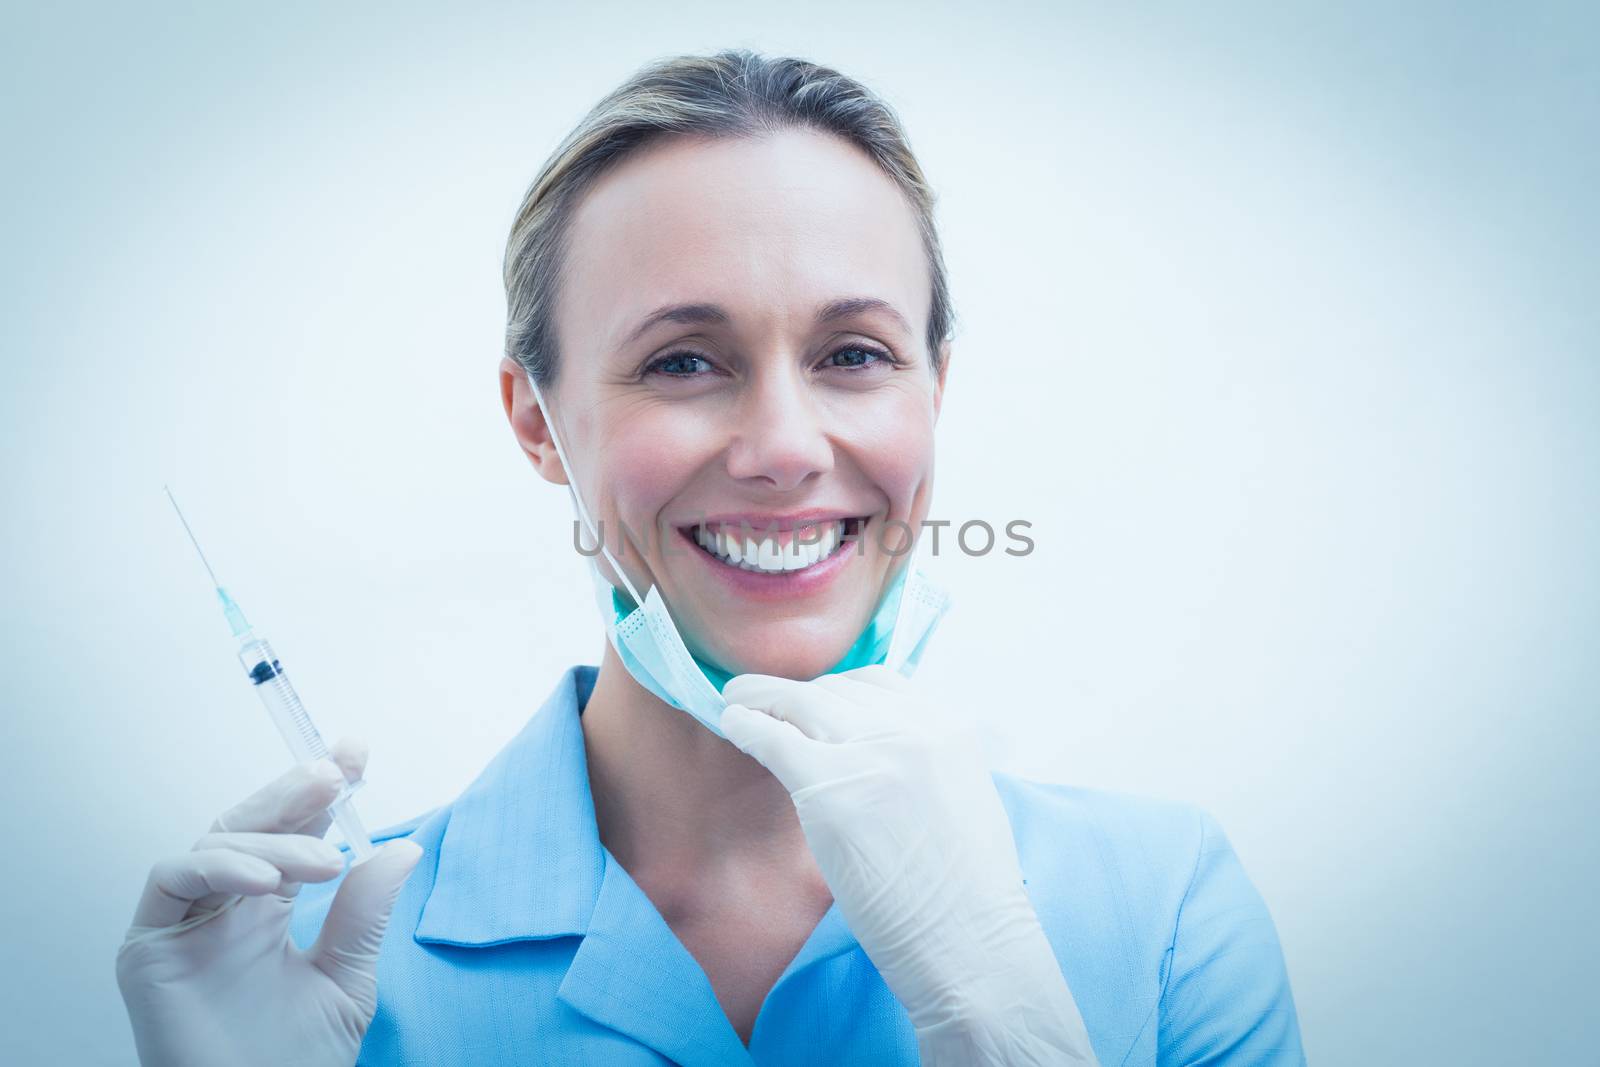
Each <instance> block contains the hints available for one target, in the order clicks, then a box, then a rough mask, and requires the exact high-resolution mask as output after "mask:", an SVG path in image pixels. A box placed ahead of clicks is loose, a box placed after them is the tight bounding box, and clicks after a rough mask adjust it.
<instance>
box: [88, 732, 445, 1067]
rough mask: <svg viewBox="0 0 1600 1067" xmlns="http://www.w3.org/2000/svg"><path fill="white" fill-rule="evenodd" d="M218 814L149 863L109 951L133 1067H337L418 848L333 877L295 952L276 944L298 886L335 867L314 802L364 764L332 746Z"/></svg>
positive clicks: (355, 750)
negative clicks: (188, 842)
mask: <svg viewBox="0 0 1600 1067" xmlns="http://www.w3.org/2000/svg"><path fill="white" fill-rule="evenodd" d="M333 755H334V759H336V760H338V764H337V765H336V764H335V763H334V761H333V760H316V761H311V762H307V763H302V764H300V765H299V766H297V767H295V768H294V769H293V770H291V771H289V772H288V773H286V774H284V775H282V776H281V777H279V778H278V779H276V780H275V781H273V782H271V783H269V784H268V785H266V786H265V787H263V788H262V789H260V790H259V791H257V792H256V793H254V794H252V795H251V796H250V797H249V798H248V799H246V800H244V801H242V802H241V803H239V804H238V805H236V806H234V807H233V808H231V809H229V810H228V811H227V812H226V813H225V814H224V815H223V816H222V817H221V818H219V819H218V820H217V821H216V822H215V823H213V824H212V827H211V833H209V834H206V835H205V836H204V837H202V838H201V839H200V840H199V841H198V842H196V843H195V846H194V848H193V849H192V850H191V851H189V852H185V853H183V854H182V855H179V856H173V857H170V858H168V859H165V860H162V861H161V862H159V863H157V864H156V865H155V866H154V867H153V868H152V869H151V871H150V879H149V881H148V883H147V884H146V886H145V890H144V896H143V898H142V899H141V900H140V901H139V907H138V910H137V911H136V912H135V914H134V918H133V925H132V926H131V927H130V928H129V930H128V935H127V938H126V940H124V942H123V944H122V948H121V949H120V950H119V951H118V952H117V984H118V985H119V986H120V987H121V989H122V999H123V1001H124V1002H125V1003H126V1004H127V1007H128V1018H129V1020H130V1021H131V1022H132V1023H133V1036H134V1041H135V1043H136V1044H137V1046H138V1049H139V1060H140V1062H141V1063H143V1064H145V1065H146V1067H155V1065H160V1067H168V1065H187V1064H196V1065H198V1064H207V1065H212V1064H221V1063H226V1064H241V1065H248V1064H273V1065H282V1064H296V1065H302V1064H304V1065H312V1064H328V1065H337V1067H350V1065H351V1064H353V1063H355V1061H356V1053H357V1051H358V1050H359V1049H360V1047H361V1038H362V1036H363V1035H364V1034H365V1033H366V1030H367V1026H368V1024H369V1023H371V1021H372V1015H373V1012H374V1011H376V1009H377V1004H378V983H377V979H376V977H375V973H374V972H375V970H376V967H377V961H378V946H379V944H380V943H381V942H382V940H383V931H384V928H385V927H386V926H387V925H388V922H389V913H390V911H391V910H392V909H393V907H394V901H395V897H396V896H397V895H398V894H399V891H400V887H401V885H403V884H404V882H405V880H406V877H407V876H408V875H409V874H410V873H411V869H412V868H413V867H415V866H416V864H417V860H418V859H419V858H420V857H421V855H422V850H421V849H419V848H418V847H417V846H416V845H415V844H413V843H412V842H410V841H404V840H399V841H390V842H388V843H387V844H385V845H383V846H382V847H380V848H379V849H378V851H377V854H376V855H374V856H373V857H372V858H371V859H369V860H367V861H366V862H365V863H363V864H361V865H360V866H358V867H355V868H354V869H352V870H351V871H350V873H349V874H348V875H347V876H346V877H345V880H344V882H343V883H342V884H341V885H340V886H339V891H338V893H337V894H336V895H335V897H334V900H333V904H332V906H331V908H330V909H329V911H328V916H327V918H326V920H324V922H323V926H322V932H321V934H320V935H319V936H318V938H317V941H316V944H315V945H313V946H312V948H311V950H310V951H309V952H302V951H300V950H299V949H298V948H296V947H295V945H294V943H293V942H292V941H291V940H290V938H289V913H290V909H291V908H292V907H293V904H294V895H295V893H296V892H298V891H299V889H300V884H301V883H302V882H325V881H327V880H328V879H330V878H333V877H334V876H336V875H337V874H338V873H339V872H340V871H341V870H342V869H343V868H344V861H343V858H342V856H341V854H340V852H339V850H338V849H337V848H335V847H334V846H333V845H331V844H329V843H328V842H326V841H323V840H322V839H321V838H322V835H323V834H324V833H326V832H327V829H328V822H329V818H328V813H327V807H328V804H329V803H331V802H332V800H333V798H334V796H335V794H336V793H337V792H338V790H339V788H340V786H341V785H342V782H343V780H344V779H345V778H348V779H349V780H351V781H355V780H357V779H359V778H360V777H361V772H362V769H363V768H364V767H365V765H366V753H365V751H363V750H362V749H361V748H360V746H359V745H357V744H354V743H347V742H344V741H341V742H340V743H339V744H338V745H335V746H334V749H333Z"/></svg>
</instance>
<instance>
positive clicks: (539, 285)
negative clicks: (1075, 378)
mask: <svg viewBox="0 0 1600 1067" xmlns="http://www.w3.org/2000/svg"><path fill="white" fill-rule="evenodd" d="M506 287H507V296H508V304H509V308H508V329H507V356H506V358H505V359H504V360H503V362H502V364H501V370H500V390H501V396H502V399H503V402H504V405H505V409H506V413H507V415H508V417H509V419H510V422H511V426H512V429H513V431H514V433H515V435H516V438H517V440H518V442H519V444H520V445H521V447H522V448H523V450H524V451H525V453H526V454H527V456H528V458H529V460H530V462H531V463H532V464H533V466H534V468H535V469H536V470H537V471H538V472H539V474H540V475H541V476H542V477H543V478H545V479H546V480H547V481H550V482H555V483H558V484H567V485H568V486H569V488H570V489H571V491H572V492H573V498H574V501H575V502H576V504H577V508H578V512H579V514H580V516H581V517H582V519H583V521H584V524H585V526H586V527H587V528H588V530H589V534H590V537H591V538H592V540H590V541H589V542H588V544H587V545H585V546H584V551H585V554H590V553H595V554H592V555H590V563H589V565H590V566H591V567H592V568H593V569H594V574H595V576H596V578H597V579H598V580H599V581H600V582H601V584H600V585H598V587H597V588H598V590H599V592H600V594H601V596H600V604H601V610H602V613H603V621H604V622H605V624H606V626H607V631H608V635H609V637H610V640H609V641H608V643H607V646H606V648H605V654H604V659H603V661H602V663H601V665H600V667H599V668H598V670H597V669H595V668H591V667H575V668H573V669H572V670H570V671H569V672H568V673H567V674H566V675H565V676H564V677H563V678H562V679H561V680H560V681H559V682H558V684H557V685H556V688H555V691H554V693H553V694H552V695H551V696H550V698H549V699H548V701H547V702H546V703H545V705H544V707H543V708H542V709H541V710H540V711H539V712H538V713H537V714H536V715H535V716H534V717H533V719H532V720H531V721H530V723H529V725H528V726H527V727H526V729H525V730H524V731H523V732H522V734H521V735H520V736H519V737H517V738H516V739H515V740H514V741H513V742H512V743H511V744H510V746H508V747H507V749H506V750H505V751H504V752H502V753H501V754H500V755H499V756H498V757H497V758H496V759H495V761H494V762H493V763H492V764H491V765H490V766H489V767H488V768H487V769H486V770H485V771H484V773H483V775H482V776H481V777H480V778H479V779H478V780H477V781H476V782H475V783H474V784H473V785H472V786H471V787H469V788H468V789H467V790H466V791H465V792H464V793H463V794H462V795H461V796H460V797H459V798H458V799H457V800H456V801H455V802H453V803H452V804H450V805H448V806H447V807H445V808H442V809H439V810H437V811H434V812H430V813H427V814H425V815H423V816H420V817H418V818H417V819H414V820H412V821H410V822H408V823H406V824H404V825H402V826H400V827H397V828H394V829H392V830H390V831H388V832H387V833H386V834H384V835H380V837H382V838H387V840H388V843H387V844H386V845H385V846H384V847H382V848H381V849H380V850H379V852H378V854H377V856H376V857H375V858H373V859H370V860H368V861H366V862H365V863H363V864H361V865H360V866H357V867H353V868H351V869H350V870H349V871H348V872H346V873H344V874H343V875H342V876H341V874H340V872H341V870H342V868H343V857H342V855H341V854H340V853H339V852H338V851H337V850H336V849H334V848H332V847H331V846H329V845H328V844H326V843H325V842H323V841H321V840H320V835H321V834H322V833H323V832H324V831H325V830H326V828H327V818H326V815H325V814H324V813H323V809H324V808H325V807H326V805H327V803H328V802H329V800H330V798H331V797H332V795H333V793H334V791H335V790H336V789H337V788H338V786H339V784H340V781H341V775H342V776H343V777H347V778H351V779H355V778H358V777H359V776H360V775H361V773H362V770H363V767H364V765H365V755H364V753H363V752H362V751H361V750H360V749H359V747H358V746H356V745H354V744H341V746H339V747H338V749H337V750H336V755H335V759H336V761H337V764H338V766H337V767H335V766H334V764H333V763H330V762H327V761H324V762H323V763H322V764H321V765H318V764H307V765H305V766H302V767H300V768H297V769H296V770H294V771H293V772H291V773H289V774H287V775H285V776H284V777H283V778H280V779H279V780H277V781H276V782H274V783H272V784H271V785H269V786H267V787H266V788H265V789H263V790H262V791H260V792H258V793H256V794H254V795H252V796H251V797H250V798H249V799H247V800H245V801H243V802H242V803H241V804H240V805H238V806H237V807H235V808H233V809H232V810H230V811H229V812H228V813H226V814H225V815H224V816H223V817H222V818H221V819H219V820H218V821H217V823H216V824H215V825H214V826H213V828H212V833H211V834H209V835H207V836H206V837H204V838H202V839H201V840H200V842H199V843H198V844H197V845H196V847H195V849H194V850H192V851H191V852H189V853H187V854H185V855H183V856H181V857H175V858H172V859H169V860H166V861H163V862H162V863H159V864H157V865H156V867H155V868H154V869H153V871H152V872H151V878H150V882H149V885H148V887H147V889H146V894H145V897H144V899H143V900H142V901H141V904H140V907H139V911H138V913H137V915H136V917H135V921H134V928H133V929H132V930H131V931H130V933H129V937H128V940H127V942H126V944H125V945H124V948H123V951H122V952H121V954H120V955H119V959H118V977H119V981H120V983H121V986H122V989H123V993H124V997H125V999H126V1001H127V1003H128V1008H129V1014H130V1017H131V1019H132V1021H133V1025H134V1032H135V1036H136V1039H137V1041H138V1045H139V1048H140V1053H141V1056H142V1057H143V1058H144V1059H145V1060H146V1062H151V1063H155V1062H159V1063H168V1062H195V1063H221V1062H227V1063H244V1062H261V1063H283V1062H294V1063H302V1062H303V1063H329V1064H349V1063H351V1062H355V1061H357V1059H358V1053H359V1062H362V1063H427V1064H454V1063H463V1064H466V1063H496V1062H528V1063H585V1064H587V1063H606V1064H611V1063H615V1064H649V1063H661V1062H664V1061H672V1062H678V1063H684V1064H723V1063H752V1062H758V1063H763V1064H767V1063H772V1064H776V1063H874V1064H876V1063H913V1062H917V1061H918V1059H919V1057H920V1059H921V1061H922V1062H926V1063H949V1064H956V1063H961V1064H968V1063H1005V1064H1011V1063H1029V1064H1032V1063H1092V1062H1097V1061H1098V1062H1101V1063H1108V1064H1123V1063H1157V1062H1159V1063H1195V1062H1202V1061H1203V1062H1208V1063H1213V1062H1248V1063H1263V1062H1270V1063H1280V1062H1281V1063H1298V1062H1301V1054H1300V1048H1299V1034H1298V1028H1297V1023H1296V1019H1295V1012H1294V1005H1293V1001H1292V998H1291V995H1290V992H1289V986H1288V981H1287V978H1286V975H1285V972H1284V967H1283V961H1282V955H1281V952H1280V950H1279V947H1278V943H1277V939H1276V935H1275V933H1274V930H1273V927H1272V923H1271V920H1270V918H1269V916H1268V914H1267V911H1266V909H1265V907H1264V906H1263V904H1262V902H1261V900H1260V898H1259V896H1258V895H1257V894H1256V893H1255V891H1254V889H1253V888H1252V887H1251V885H1250V883H1249V881H1248V879H1247V878H1246V876H1245V874H1244V872H1243V870H1242V869H1241V867H1240V865H1239V863H1238V861H1237V859H1236V858H1235V857H1234V855H1233V853H1232V851H1231V850H1230V848H1229V846H1228V843H1227V840H1226V838H1225V837H1224V836H1223V834H1222V832H1221V830H1220V829H1219V828H1218V826H1217V825H1216V823H1215V822H1214V821H1213V820H1211V819H1210V818H1209V817H1208V816H1207V815H1205V814H1204V813H1203V812H1200V811H1198V810H1197V809H1194V808H1190V807H1186V806H1181V805H1172V804H1163V803H1155V802H1145V801H1139V800H1134V799H1132V798H1127V797H1121V796H1116V795H1110V794H1103V793H1097V792H1094V791H1088V790H1081V789H1072V788H1067V787H1064V786H1055V785H1044V784H1039V783H1032V782H1027V781H1022V780H1018V779H1015V778H1012V777H1010V776H1007V775H1003V774H996V775H993V776H991V775H990V774H989V773H988V772H987V771H985V770H984V769H983V768H982V767H981V766H979V765H977V764H975V763H974V762H973V759H972V757H971V756H970V755H969V753H970V752H971V751H972V746H970V745H969V744H966V743H964V742H963V739H962V733H961V730H960V729H959V728H957V727H955V726H953V725H951V724H952V723H954V722H958V721H963V720H964V721H969V722H970V721H971V720H972V719H973V718H975V717H976V716H975V715H974V714H972V713H970V711H969V713H967V714H965V715H960V714H958V715H953V716H952V715H948V714H941V713H940V712H939V711H938V709H937V708H936V706H935V703H934V702H933V701H932V699H931V698H930V696H929V695H928V694H926V693H922V692H920V691H919V690H918V689H916V688H915V687H914V686H912V685H911V684H910V683H909V682H907V681H906V679H905V677H904V674H905V673H909V670H910V667H911V666H912V665H913V664H914V663H915V661H916V657H917V656H918V655H920V653H921V651H922V649H923V647H924V646H925V643H926V640H927V637H928V634H929V633H930V632H931V630H932V627H933V624H934V623H935V622H936V621H937V618H938V614H939V611H940V604H941V601H940V599H939V596H938V594H937V592H936V591H935V590H933V589H932V588H931V587H930V586H928V585H927V584H926V583H925V581H924V579H923V578H922V576H921V575H920V573H919V572H917V571H916V570H915V568H914V564H913V563H912V559H911V555H910V553H909V552H908V551H907V550H908V549H909V547H910V543H909V540H908V539H907V538H906V537H905V536H904V535H905V534H907V533H909V532H910V531H914V530H917V529H919V528H920V524H921V522H922V520H923V519H925V518H926V517H927V516H928V508H929V499H930V493H931V489H932V484H933V483H932V476H933V456H934V450H933V440H934V438H933V430H934V425H935V422H936V420H937V418H938V413H939V408H940V404H941V400H942V397H943V393H944V387H945V381H946V375H947V372H948V369H949V365H950V359H951V353H950V346H949V342H948V339H947V336H948V333H949V327H950V318H951V312H950V305H949V300H948V296H947V289H946V282H945V271H944V265H943V262H942V259H941V256H940V252H939V243H938V238H937V234H936V232H935V229H934V226H933V221H932V195H931V193H930V192H929V190H928V188H927V186H926V185H925V183H924V181H923V178H922V174H921V171H920V168H919V167H918V165H917V162H916V160H915V158H914V157H913V156H912V154H911V151H910V149H909V147H908V145H907V142H906V139H905V136H904V134H903V132H902V130H901V129H900V126H899V124H898V122H897V121H896V119H895V117H894V115H893V113H892V112H891V111H890V110H889V109H888V107H887V106H886V105H884V104H883V103H882V102H881V101H879V100H878V99H876V98H875V97H873V96H872V95H871V94H870V93H869V92H867V91H866V90H865V89H864V88H863V87H862V86H860V85H859V84H857V83H855V82H854V81H852V80H850V79H848V78H846V77H843V76H842V75H840V74H838V73H836V72H834V71H831V70H827V69H825V68H821V67H817V66H815V65H813V64H810V63H805V62H802V61H799V60H793V59H768V58H764V57H760V56H757V55H754V54H751V53H748V52H742V51H739V52H725V53H721V54H719V55H716V56H712V57H682V58H678V59H674V60H670V61H666V62H663V63H659V64H656V65H655V66H653V67H650V68H647V69H645V70H644V71H642V72H640V73H639V74H638V75H637V76H635V77H634V78H633V79H631V80H630V81H629V82H628V83H627V84H625V85H623V86H622V87H621V88H619V89H618V90H616V91H615V92H614V93H612V94H611V95H610V96H608V97H607V98H606V99H605V100H603V101H602V102H601V103H600V104H599V105H598V106H597V107H596V108H595V109H594V111H593V112H591V114H590V115H589V116H588V117H587V118H586V119H585V120H584V122H583V123H582V124H581V125H580V127H579V128H578V129H577V130H576V131H575V132H574V133H573V134H572V135H571V136H570V137H569V138H568V139H567V141H566V142H565V143H564V144H563V145H562V146H561V147H560V148H559V149H558V150H557V151H556V153H555V155H554V156H553V157H552V159H551V160H550V161H549V163H547V164H546V166H545V168H544V170H543V172H542V173H541V174H540V176H539V178H538V179H537V180H536V181H535V182H534V184H533V186H532V187H531V189H530V190H529V192H528V194H527V197H526V200H525V201H524V203H523V205H522V209H521V211H520V212H519V214H518V216H517V220H516V223H515V226H514V228H513V231H512V234H511V239H510V243H509V247H508V250H507V257H506ZM608 530H609V531H610V533H609V535H608ZM619 531H621V532H623V535H621V536H619ZM641 593H642V595H641ZM668 608H670V613H668V611H667V609H668ZM893 668H899V670H896V669H893ZM735 676H736V677H735ZM794 679H811V681H796V680H794ZM413 868H415V870H413ZM301 883H320V884H318V885H315V886H311V887H308V888H306V889H305V890H304V891H299V890H300V884H301ZM297 946H299V947H297Z"/></svg>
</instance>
